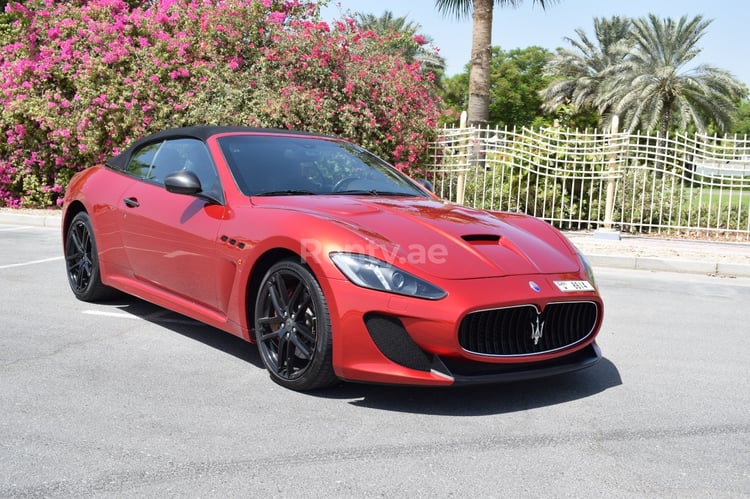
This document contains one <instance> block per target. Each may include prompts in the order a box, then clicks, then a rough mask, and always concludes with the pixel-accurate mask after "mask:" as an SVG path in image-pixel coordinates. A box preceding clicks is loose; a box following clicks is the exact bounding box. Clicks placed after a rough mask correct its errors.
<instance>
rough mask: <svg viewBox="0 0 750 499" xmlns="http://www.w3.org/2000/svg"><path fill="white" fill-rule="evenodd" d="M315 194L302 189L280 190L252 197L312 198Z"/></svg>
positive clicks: (260, 193)
mask: <svg viewBox="0 0 750 499" xmlns="http://www.w3.org/2000/svg"><path fill="white" fill-rule="evenodd" d="M316 194H318V193H317V192H313V191H307V190H304V189H280V190H278V191H266V192H259V193H257V194H254V196H314V195H316Z"/></svg>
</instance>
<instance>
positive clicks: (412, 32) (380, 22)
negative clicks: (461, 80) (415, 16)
mask: <svg viewBox="0 0 750 499" xmlns="http://www.w3.org/2000/svg"><path fill="white" fill-rule="evenodd" d="M354 20H355V22H356V24H357V27H358V28H359V29H361V30H363V31H372V32H373V33H376V34H378V35H380V36H383V37H389V36H392V35H394V34H396V35H398V37H397V38H392V39H391V42H390V43H389V44H388V45H387V47H388V48H389V49H390V50H398V51H401V52H402V53H403V54H404V57H406V58H407V60H409V61H413V60H416V61H419V63H420V66H421V67H422V69H423V70H425V71H431V72H433V73H442V71H444V70H445V60H444V59H443V58H442V57H440V56H439V55H438V54H437V53H436V52H435V50H430V49H429V46H430V44H431V43H432V42H433V39H432V37H430V36H429V35H425V34H420V33H419V30H421V29H422V26H421V25H420V24H419V23H415V22H412V21H407V19H406V16H400V17H395V16H394V15H393V12H391V11H389V10H386V11H385V12H383V14H382V15H380V16H376V15H374V14H366V13H362V12H355V13H354Z"/></svg>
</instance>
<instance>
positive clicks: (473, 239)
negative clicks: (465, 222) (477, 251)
mask: <svg viewBox="0 0 750 499" xmlns="http://www.w3.org/2000/svg"><path fill="white" fill-rule="evenodd" d="M461 239H463V240H464V241H466V242H467V243H475V244H482V243H484V244H489V243H497V242H498V241H500V236H499V235H498V234H466V235H464V236H461Z"/></svg>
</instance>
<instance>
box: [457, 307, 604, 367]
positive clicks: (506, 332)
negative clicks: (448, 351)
mask: <svg viewBox="0 0 750 499" xmlns="http://www.w3.org/2000/svg"><path fill="white" fill-rule="evenodd" d="M597 315H598V307H597V305H596V303H594V302H564V303H551V304H549V305H547V306H546V307H545V308H544V311H543V312H542V313H539V311H538V310H537V308H536V307H535V306H533V305H523V306H518V307H508V308H498V309H493V310H482V311H479V312H473V313H471V314H469V315H467V316H466V317H464V319H463V320H462V321H461V327H460V328H459V330H458V341H459V343H460V344H461V347H462V348H463V349H464V350H467V351H469V352H472V353H478V354H482V355H501V356H502V355H507V356H514V355H534V354H541V353H547V352H552V351H555V350H560V349H562V348H566V347H569V346H571V345H575V344H576V343H579V342H581V341H583V340H584V339H586V338H587V337H588V336H589V335H590V334H591V333H592V332H593V331H594V328H595V327H596V320H597Z"/></svg>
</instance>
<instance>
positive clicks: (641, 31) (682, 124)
mask: <svg viewBox="0 0 750 499" xmlns="http://www.w3.org/2000/svg"><path fill="white" fill-rule="evenodd" d="M710 23H711V21H710V20H705V21H704V20H703V17H702V16H696V17H695V18H693V19H692V20H690V19H688V18H687V16H683V17H681V18H680V19H679V20H678V21H677V22H675V21H674V20H673V19H660V18H658V17H656V16H655V15H653V14H652V15H649V17H648V18H641V19H637V20H634V21H633V31H632V35H631V36H632V39H633V47H632V49H631V51H630V53H629V54H628V55H627V56H626V58H625V59H624V60H623V61H622V62H621V63H620V64H617V65H615V66H614V67H613V68H612V69H613V70H612V74H611V77H610V78H608V81H607V82H606V85H605V86H606V89H605V90H604V92H603V93H602V94H601V96H600V105H606V106H608V107H611V108H612V109H613V111H614V112H615V113H617V114H618V115H619V116H620V118H621V120H622V124H623V130H628V131H633V130H635V129H636V128H639V127H640V128H641V129H656V130H658V131H659V133H660V135H661V136H662V137H663V136H664V135H665V134H666V132H667V131H668V130H669V128H670V127H672V126H673V125H677V126H678V127H679V128H683V129H684V128H687V127H688V126H689V125H694V126H695V127H696V129H697V130H698V131H699V132H702V133H704V132H705V131H706V128H707V125H708V124H709V123H711V122H712V123H714V124H715V125H716V126H717V127H718V128H719V129H720V130H722V131H723V130H726V129H727V127H728V126H729V125H730V124H731V120H732V117H733V115H734V113H735V111H736V109H737V106H738V104H739V102H740V100H741V99H742V98H743V97H744V96H745V95H747V88H746V87H745V86H744V85H743V84H742V83H740V82H739V81H738V80H736V79H735V78H734V77H733V76H732V75H731V74H730V73H729V72H727V71H724V70H721V69H718V68H716V67H713V66H710V65H700V66H697V67H696V68H694V69H690V70H685V66H686V65H687V64H688V63H690V61H692V60H693V59H694V58H695V57H696V56H697V55H698V54H699V53H700V49H699V48H698V47H697V43H698V41H699V40H700V39H701V37H702V36H703V35H704V33H705V30H706V28H707V27H708V25H709V24H710Z"/></svg>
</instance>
